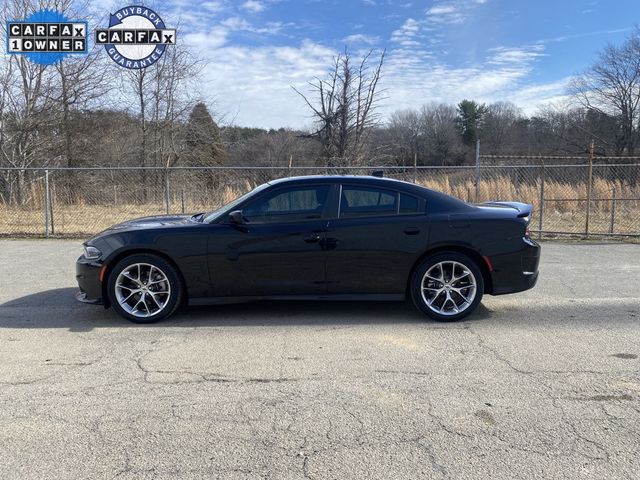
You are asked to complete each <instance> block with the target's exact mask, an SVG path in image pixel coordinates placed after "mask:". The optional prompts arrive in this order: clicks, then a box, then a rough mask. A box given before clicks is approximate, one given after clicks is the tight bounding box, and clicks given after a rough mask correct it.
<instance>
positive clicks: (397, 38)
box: [391, 18, 421, 42]
mask: <svg viewBox="0 0 640 480" xmlns="http://www.w3.org/2000/svg"><path fill="white" fill-rule="evenodd" d="M420 28H421V26H420V22H419V21H418V20H416V19H415V18H407V19H406V20H405V21H404V23H403V24H402V25H401V26H400V28H398V29H397V30H394V31H393V32H392V33H391V41H392V42H401V41H403V40H410V39H412V38H413V37H415V36H416V35H417V34H418V32H419V31H420Z"/></svg>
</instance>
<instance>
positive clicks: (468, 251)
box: [406, 244, 493, 295]
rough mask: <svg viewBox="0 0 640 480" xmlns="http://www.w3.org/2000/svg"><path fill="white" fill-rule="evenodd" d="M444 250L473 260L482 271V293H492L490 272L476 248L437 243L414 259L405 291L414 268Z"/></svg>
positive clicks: (408, 288)
mask: <svg viewBox="0 0 640 480" xmlns="http://www.w3.org/2000/svg"><path fill="white" fill-rule="evenodd" d="M444 252H455V253H461V254H463V255H466V256H467V257H469V258H470V259H471V260H473V261H474V263H475V264H476V266H477V267H478V268H479V269H480V272H481V273H482V280H483V281H484V293H487V294H489V295H491V294H492V293H493V281H492V279H491V273H490V272H489V268H488V267H487V264H486V262H485V261H484V259H483V258H482V255H480V254H479V253H478V252H477V251H476V250H474V249H472V248H470V247H466V246H463V245H455V244H454V245H439V246H437V247H434V248H430V249H429V250H427V251H426V252H424V253H423V254H422V255H420V257H419V258H418V259H417V260H416V261H415V263H414V264H413V266H412V267H411V273H410V274H409V278H408V279H407V290H406V291H407V293H408V292H410V291H411V279H412V278H413V272H415V270H416V268H418V266H419V265H420V264H421V263H422V262H423V261H425V260H426V259H427V258H429V257H432V256H433V255H437V254H439V253H444Z"/></svg>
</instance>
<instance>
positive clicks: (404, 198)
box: [400, 193, 420, 215]
mask: <svg viewBox="0 0 640 480" xmlns="http://www.w3.org/2000/svg"><path fill="white" fill-rule="evenodd" d="M419 212H420V199H419V198H418V197H414V196H413V195H407V194H406V193H401V194H400V215H409V214H411V213H419Z"/></svg>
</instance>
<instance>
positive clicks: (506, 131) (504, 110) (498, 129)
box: [481, 102, 523, 155]
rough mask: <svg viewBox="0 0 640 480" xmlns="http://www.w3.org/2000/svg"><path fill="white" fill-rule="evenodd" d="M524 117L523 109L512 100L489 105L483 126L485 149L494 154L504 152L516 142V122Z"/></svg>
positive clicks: (482, 134) (482, 136)
mask: <svg viewBox="0 0 640 480" xmlns="http://www.w3.org/2000/svg"><path fill="white" fill-rule="evenodd" d="M522 117H523V115H522V111H521V110H520V109H519V108H518V107H517V106H515V105H514V104H513V103H511V102H495V103H491V104H489V105H487V111H486V112H485V114H484V118H483V123H482V128H481V141H482V146H483V151H485V152H486V153H490V154H493V155H497V154H501V153H504V152H503V150H504V149H505V148H506V147H508V146H509V145H512V144H513V143H514V141H515V138H514V136H515V134H516V128H515V124H516V123H517V122H518V121H519V120H520V119H521V118H522Z"/></svg>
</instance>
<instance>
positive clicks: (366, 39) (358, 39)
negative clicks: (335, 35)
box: [342, 33, 380, 45]
mask: <svg viewBox="0 0 640 480" xmlns="http://www.w3.org/2000/svg"><path fill="white" fill-rule="evenodd" d="M342 41H343V42H347V43H366V44H367V45H375V44H376V43H378V42H379V41H380V37H378V36H375V35H364V34H362V33H354V34H353V35H348V36H346V37H344V38H343V39H342Z"/></svg>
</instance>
